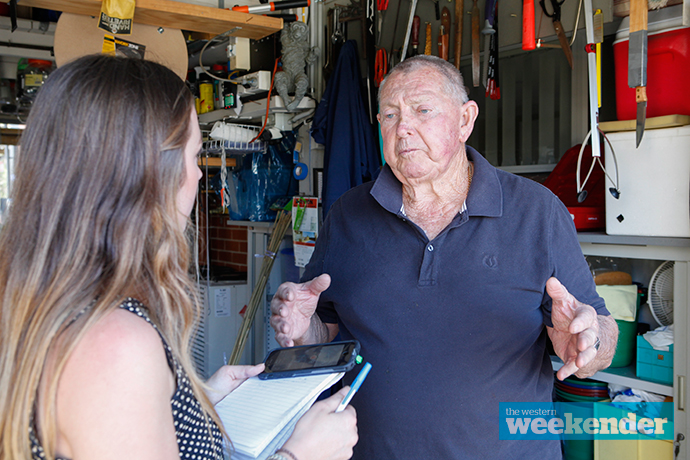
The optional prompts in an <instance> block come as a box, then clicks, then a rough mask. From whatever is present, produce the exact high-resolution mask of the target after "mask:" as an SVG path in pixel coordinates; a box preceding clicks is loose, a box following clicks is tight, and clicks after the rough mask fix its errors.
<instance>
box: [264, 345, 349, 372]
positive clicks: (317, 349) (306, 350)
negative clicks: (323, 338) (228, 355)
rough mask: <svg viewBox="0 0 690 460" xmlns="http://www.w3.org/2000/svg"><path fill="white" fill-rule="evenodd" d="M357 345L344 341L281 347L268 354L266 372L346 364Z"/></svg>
mask: <svg viewBox="0 0 690 460" xmlns="http://www.w3.org/2000/svg"><path fill="white" fill-rule="evenodd" d="M355 347H356V345H355V343H353V342H344V343H333V344H321V345H310V346H302V347H292V348H281V349H278V350H274V351H272V352H271V353H270V354H269V355H268V358H266V370H265V371H264V372H284V371H293V370H301V369H318V368H330V367H338V366H345V365H347V364H348V362H350V360H351V358H352V353H353V352H354V350H355Z"/></svg>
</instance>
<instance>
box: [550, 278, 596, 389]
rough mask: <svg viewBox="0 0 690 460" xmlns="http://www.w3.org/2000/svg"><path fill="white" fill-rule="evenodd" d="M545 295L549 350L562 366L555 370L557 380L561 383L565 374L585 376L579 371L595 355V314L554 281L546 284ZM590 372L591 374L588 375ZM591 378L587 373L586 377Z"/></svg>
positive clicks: (551, 279)
mask: <svg viewBox="0 0 690 460" xmlns="http://www.w3.org/2000/svg"><path fill="white" fill-rule="evenodd" d="M546 292H547V293H548V294H549V296H550V297H551V300H552V301H553V303H552V308H551V322H552V323H553V327H552V328H551V327H549V328H547V331H548V333H549V337H550V338H551V342H552V343H553V348H554V351H555V352H556V354H557V355H558V357H559V358H561V359H562V360H563V367H561V368H560V369H559V370H558V374H557V376H558V378H559V379H560V380H563V379H564V378H566V377H568V376H569V375H572V374H576V375H577V376H578V377H579V376H580V375H584V376H588V375H585V374H589V373H588V372H586V371H585V372H580V369H582V368H584V367H586V366H587V365H588V364H590V363H591V362H592V361H594V359H595V358H596V356H597V350H596V349H595V344H596V342H597V339H598V338H599V320H598V317H597V312H596V310H595V309H594V308H592V307H591V306H589V305H585V304H583V303H582V302H580V301H578V300H577V299H576V298H575V297H573V296H572V295H571V294H570V293H569V292H568V290H567V289H566V288H565V286H563V285H562V284H561V283H560V281H558V280H557V279H556V278H549V280H548V281H547V282H546ZM592 373H593V372H592ZM589 375H591V374H589Z"/></svg>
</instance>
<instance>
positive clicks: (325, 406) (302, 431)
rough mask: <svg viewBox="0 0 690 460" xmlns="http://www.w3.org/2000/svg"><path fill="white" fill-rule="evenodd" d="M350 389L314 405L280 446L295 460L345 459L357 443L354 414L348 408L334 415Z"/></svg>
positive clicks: (347, 388) (350, 454)
mask: <svg viewBox="0 0 690 460" xmlns="http://www.w3.org/2000/svg"><path fill="white" fill-rule="evenodd" d="M349 389H350V387H344V388H343V389H341V390H340V391H339V392H337V393H336V394H334V395H333V396H331V397H330V398H328V399H324V400H323V401H319V402H317V403H315V404H314V405H313V406H312V407H311V409H309V410H308V411H307V413H305V414H304V416H302V418H301V419H300V420H299V422H297V425H295V430H294V431H293V432H292V436H290V439H288V440H287V442H286V443H285V445H283V447H284V448H285V449H286V450H288V451H290V452H291V453H292V454H294V455H295V456H296V457H297V460H323V459H329V460H330V459H332V460H347V459H349V458H350V457H352V448H353V447H354V445H355V444H357V440H358V439H359V438H358V436H357V414H356V413H355V409H354V407H352V406H347V408H345V410H344V411H342V412H338V413H337V414H336V413H335V409H336V408H337V407H338V405H339V404H340V402H341V401H342V400H343V398H344V397H345V395H346V394H347V392H348V390H349Z"/></svg>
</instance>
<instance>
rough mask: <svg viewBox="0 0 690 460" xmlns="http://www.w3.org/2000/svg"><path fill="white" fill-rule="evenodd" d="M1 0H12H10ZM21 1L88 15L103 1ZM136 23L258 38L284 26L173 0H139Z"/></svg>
mask: <svg viewBox="0 0 690 460" xmlns="http://www.w3.org/2000/svg"><path fill="white" fill-rule="evenodd" d="M0 1H2V2H3V3H9V0H0ZM18 4H19V5H21V6H31V7H37V8H45V9H48V10H55V11H63V12H66V13H74V14H85V15H89V16H98V15H100V13H101V0H18ZM134 22H135V23H137V22H138V23H141V24H149V25H152V26H159V27H170V28H174V29H181V30H190V31H194V32H207V33H211V34H214V35H217V34H220V33H223V32H227V31H228V30H232V29H234V28H236V27H237V28H238V30H236V31H235V32H233V33H231V34H230V35H231V36H234V37H246V38H253V39H256V40H258V39H260V38H264V37H266V36H268V35H271V34H273V33H275V32H278V31H280V30H281V29H282V28H283V20H282V19H279V18H271V17H268V16H264V15H260V14H248V13H240V12H237V11H232V10H224V9H220V8H212V7H209V6H202V5H193V4H190V3H183V2H176V1H172V0H137V2H136V8H135V10H134Z"/></svg>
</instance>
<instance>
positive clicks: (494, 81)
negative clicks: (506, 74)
mask: <svg viewBox="0 0 690 460" xmlns="http://www.w3.org/2000/svg"><path fill="white" fill-rule="evenodd" d="M492 16H493V19H492V21H493V24H492V25H493V29H494V33H492V34H491V36H490V38H489V60H488V69H487V78H486V97H488V98H490V99H492V100H494V101H495V100H498V99H500V98H501V87H500V86H499V84H498V2H496V3H495V4H494V11H493V12H492Z"/></svg>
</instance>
